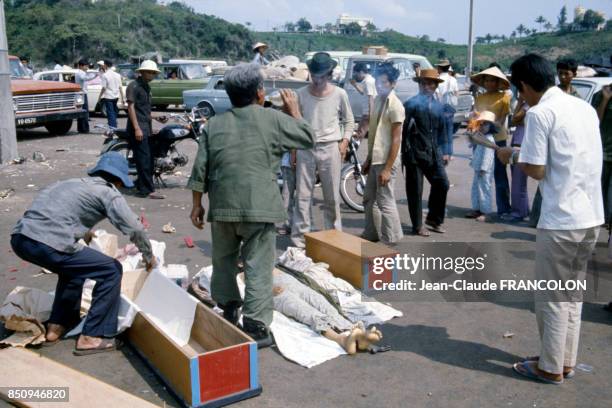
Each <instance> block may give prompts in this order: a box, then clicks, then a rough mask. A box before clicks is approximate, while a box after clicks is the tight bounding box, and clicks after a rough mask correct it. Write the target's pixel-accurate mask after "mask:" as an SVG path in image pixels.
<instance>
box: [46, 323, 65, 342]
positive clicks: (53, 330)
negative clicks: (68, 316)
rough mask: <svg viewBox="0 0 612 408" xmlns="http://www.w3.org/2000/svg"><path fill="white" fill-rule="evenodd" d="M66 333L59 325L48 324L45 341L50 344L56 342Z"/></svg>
mask: <svg viewBox="0 0 612 408" xmlns="http://www.w3.org/2000/svg"><path fill="white" fill-rule="evenodd" d="M65 332H66V328H65V327H64V326H62V325H61V324H56V323H48V324H47V334H46V335H45V339H46V340H47V341H48V342H50V343H52V342H54V341H58V340H59V339H60V337H62V336H63V335H64V333H65Z"/></svg>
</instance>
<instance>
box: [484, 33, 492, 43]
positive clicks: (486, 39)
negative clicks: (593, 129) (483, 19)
mask: <svg viewBox="0 0 612 408" xmlns="http://www.w3.org/2000/svg"><path fill="white" fill-rule="evenodd" d="M484 39H485V41H486V42H487V44H491V41H493V36H492V35H491V34H489V33H487V35H485V37H484Z"/></svg>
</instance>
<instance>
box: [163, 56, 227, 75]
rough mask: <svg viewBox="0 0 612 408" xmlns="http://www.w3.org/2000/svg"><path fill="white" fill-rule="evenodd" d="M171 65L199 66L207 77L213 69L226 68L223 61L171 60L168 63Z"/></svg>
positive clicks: (225, 63)
mask: <svg viewBox="0 0 612 408" xmlns="http://www.w3.org/2000/svg"><path fill="white" fill-rule="evenodd" d="M168 62H169V63H171V64H200V65H202V66H203V67H204V70H205V71H206V73H207V74H208V75H211V74H212V72H213V69H215V68H218V67H227V62H226V61H224V60H211V59H197V60H184V59H171V60H170V61H168Z"/></svg>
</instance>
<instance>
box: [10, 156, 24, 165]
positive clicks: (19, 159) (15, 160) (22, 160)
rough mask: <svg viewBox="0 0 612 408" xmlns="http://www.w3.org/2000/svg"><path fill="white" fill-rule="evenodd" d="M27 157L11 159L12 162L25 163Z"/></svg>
mask: <svg viewBox="0 0 612 408" xmlns="http://www.w3.org/2000/svg"><path fill="white" fill-rule="evenodd" d="M25 161H26V158H25V157H18V158H16V159H13V160H11V163H12V164H23V163H25Z"/></svg>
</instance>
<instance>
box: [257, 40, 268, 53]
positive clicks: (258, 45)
mask: <svg viewBox="0 0 612 408" xmlns="http://www.w3.org/2000/svg"><path fill="white" fill-rule="evenodd" d="M259 47H266V48H268V44H266V43H263V42H257V43H255V45H253V51H257V49H258V48H259Z"/></svg>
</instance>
